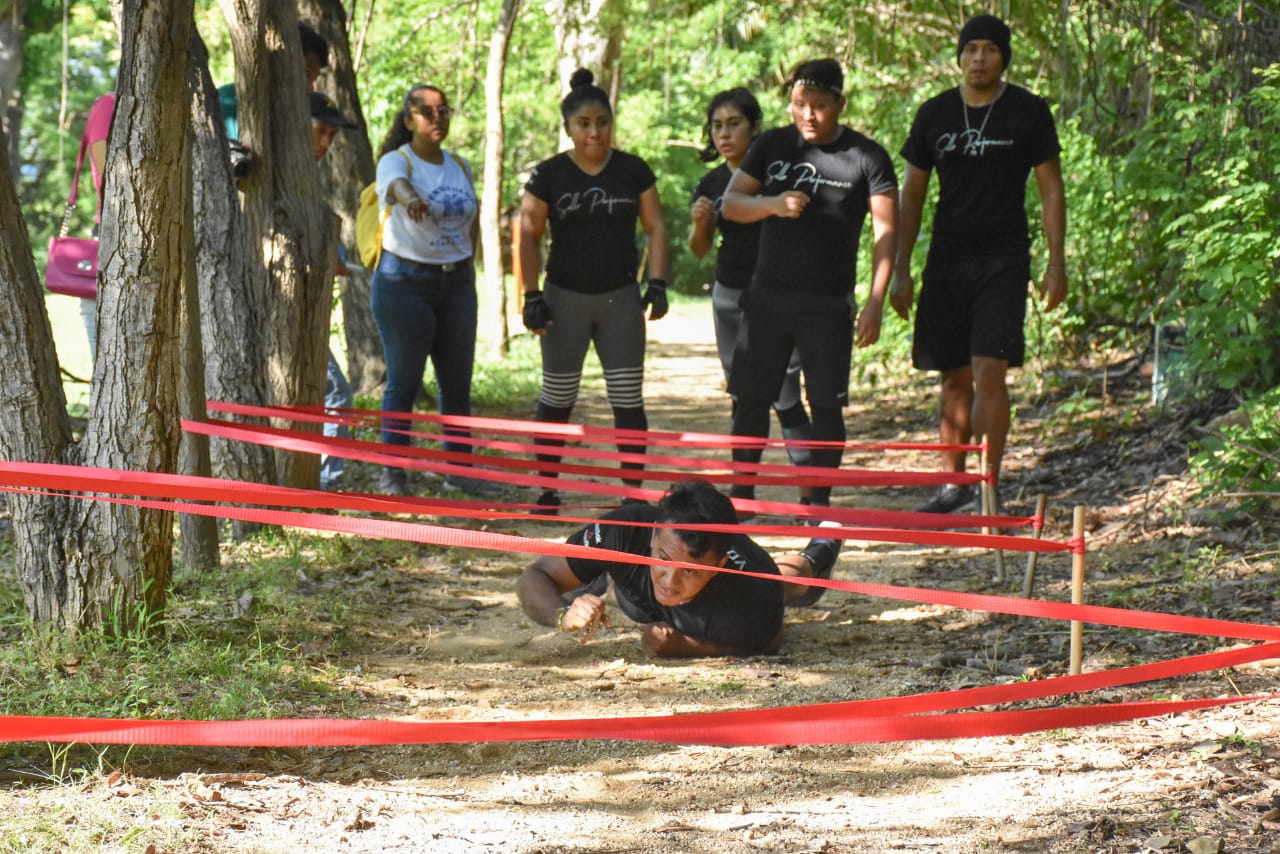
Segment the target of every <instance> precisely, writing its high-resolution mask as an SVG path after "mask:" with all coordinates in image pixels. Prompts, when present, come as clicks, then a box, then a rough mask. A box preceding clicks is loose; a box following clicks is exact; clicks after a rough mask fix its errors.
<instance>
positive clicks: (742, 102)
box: [689, 87, 813, 503]
mask: <svg viewBox="0 0 1280 854" xmlns="http://www.w3.org/2000/svg"><path fill="white" fill-rule="evenodd" d="M762 116H763V113H762V111H761V109H760V103H759V102H758V101H757V100H756V98H755V96H754V95H752V94H751V93H750V92H748V91H747V90H746V89H743V88H741V87H738V88H736V89H729V90H727V91H725V92H720V93H719V94H717V95H716V96H715V97H713V98H712V99H711V104H710V106H708V107H707V124H706V128H705V132H706V137H707V145H706V147H705V148H703V150H702V151H701V152H699V156H700V157H701V158H702V159H703V161H705V162H707V163H710V162H712V161H713V160H716V159H717V158H719V157H724V162H723V163H721V164H720V165H719V166H717V167H716V168H715V169H712V170H711V171H710V172H708V173H707V174H706V175H704V176H703V177H702V180H701V181H699V182H698V186H697V187H696V188H695V189H694V191H693V206H692V209H691V211H692V215H693V231H692V232H691V233H690V234H689V250H690V251H691V252H693V254H694V255H695V256H696V257H698V258H701V257H703V256H704V255H706V254H707V252H709V251H710V250H711V246H712V244H713V243H714V242H715V233H716V232H717V231H719V232H720V251H719V252H718V253H717V254H716V279H715V284H714V285H713V286H712V288H711V309H712V312H713V314H712V317H713V320H714V322H715V331H716V351H717V352H718V353H719V356H720V366H721V367H722V368H723V369H724V377H725V381H726V382H728V379H729V375H730V372H731V370H732V368H733V351H734V348H735V347H736V346H737V343H738V333H739V330H740V329H741V328H742V306H741V305H740V303H741V301H742V293H743V291H744V290H745V289H746V287H747V285H749V284H751V274H752V272H754V271H755V268H756V255H757V254H758V252H759V250H760V223H759V222H749V223H742V222H733V221H731V220H727V219H725V218H724V217H723V216H722V215H721V210H720V209H721V206H722V204H723V199H724V191H725V188H726V187H728V186H729V179H730V178H731V177H732V176H733V172H734V170H736V169H737V168H738V166H739V165H740V164H741V163H742V160H743V158H745V157H746V156H747V150H748V149H749V148H751V143H752V142H754V141H755V139H756V137H758V136H759V135H760V120H761V118H762ZM800 394H801V392H800V351H799V349H796V350H793V351H792V352H791V362H790V363H789V364H788V365H787V373H786V377H785V378H784V379H783V381H782V391H781V393H780V394H779V395H778V399H777V400H776V401H775V402H774V404H773V409H774V412H776V413H778V421H779V422H780V423H781V424H782V435H783V437H785V438H787V439H790V440H794V441H800V442H803V441H808V440H811V439H812V438H813V425H812V424H811V423H810V421H809V413H808V411H807V410H806V409H805V407H804V401H803V400H802V399H801V397H800ZM735 408H736V402H735ZM787 455H788V456H789V457H790V458H791V462H792V463H793V464H794V465H798V466H807V465H809V464H810V455H809V449H808V448H805V447H793V448H788V449H787ZM808 495H809V488H808V487H801V489H800V501H801V502H802V503H807V502H808Z"/></svg>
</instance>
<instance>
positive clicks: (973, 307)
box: [911, 250, 1031, 371]
mask: <svg viewBox="0 0 1280 854" xmlns="http://www.w3.org/2000/svg"><path fill="white" fill-rule="evenodd" d="M921 279H922V284H921V287H920V304H919V306H918V307H917V308H916V326H915V337H914V341H913V343H912V348H911V350H912V352H911V360H912V363H913V364H914V365H915V366H916V367H917V368H920V369H921V370H925V371H954V370H958V369H960V368H964V367H968V366H969V364H970V363H971V362H972V357H974V356H987V357H989V358H992V359H1001V360H1003V361H1005V362H1007V363H1008V365H1009V367H1011V368H1016V367H1019V366H1020V365H1022V363H1023V360H1024V359H1025V358H1026V338H1025V337H1024V335H1023V331H1022V325H1023V323H1024V322H1025V320H1026V316H1027V283H1028V282H1029V281H1030V279H1031V257H1030V255H1028V254H1027V253H1025V252H1020V253H1016V254H1008V255H981V256H972V255H964V254H962V253H955V252H947V251H941V250H930V252H929V258H928V260H927V261H926V262H925V266H924V274H923V275H922V276H921Z"/></svg>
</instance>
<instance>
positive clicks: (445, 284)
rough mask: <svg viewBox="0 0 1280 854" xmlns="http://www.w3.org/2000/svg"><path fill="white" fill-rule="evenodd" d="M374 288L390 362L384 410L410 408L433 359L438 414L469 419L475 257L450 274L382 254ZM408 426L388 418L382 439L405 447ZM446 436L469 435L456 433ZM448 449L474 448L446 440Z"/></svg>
mask: <svg viewBox="0 0 1280 854" xmlns="http://www.w3.org/2000/svg"><path fill="white" fill-rule="evenodd" d="M370 288H371V291H372V294H371V298H370V302H371V304H372V307H373V319H374V322H375V323H377V324H378V335H379V337H380V338H382V353H383V357H384V358H385V359H386V362H387V387H386V390H385V391H384V392H383V394H382V411H383V412H410V411H412V409H413V403H414V400H415V399H416V398H417V396H418V390H419V389H420V388H421V387H422V376H423V372H424V371H425V370H426V366H427V357H428V356H429V357H431V364H432V367H434V369H435V374H436V389H437V394H438V396H439V400H440V414H441V415H470V414H471V371H472V368H473V366H474V365H475V357H476V273H475V267H474V266H473V265H472V263H471V259H467V260H466V261H462V262H459V263H458V264H457V265H454V266H452V268H451V269H448V270H446V269H444V268H442V267H441V266H440V265H438V264H420V263H418V262H417V261H410V260H408V259H405V258H401V257H399V256H397V255H393V254H392V253H390V252H385V251H384V252H383V253H382V260H381V261H380V262H379V263H378V270H377V272H375V273H374V274H373V282H372V284H371V285H370ZM409 428H410V424H409V422H408V421H405V420H403V419H398V418H394V419H393V418H384V419H383V422H382V441H383V442H384V443H386V444H389V445H408V444H409V437H408V436H406V435H404V434H403V433H400V432H398V431H400V430H407V429H409ZM445 432H446V433H453V434H462V435H465V434H466V431H465V430H459V429H456V428H453V429H449V430H446V431H445ZM444 448H445V450H447V451H461V452H464V453H469V452H470V451H471V446H470V445H467V444H464V443H452V442H445V443H444Z"/></svg>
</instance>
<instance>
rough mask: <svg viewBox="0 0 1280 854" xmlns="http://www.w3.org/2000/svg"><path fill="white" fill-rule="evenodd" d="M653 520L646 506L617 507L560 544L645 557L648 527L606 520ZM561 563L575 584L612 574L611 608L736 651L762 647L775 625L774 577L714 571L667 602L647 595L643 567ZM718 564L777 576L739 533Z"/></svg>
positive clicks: (778, 619) (778, 601) (778, 610)
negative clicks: (683, 596)
mask: <svg viewBox="0 0 1280 854" xmlns="http://www.w3.org/2000/svg"><path fill="white" fill-rule="evenodd" d="M657 518H658V509H657V508H656V507H653V506H652V505H646V504H637V505H628V506H625V507H620V508H618V509H617V510H611V511H609V512H608V513H606V514H604V515H603V516H601V517H600V521H599V522H596V523H595V524H592V525H588V526H587V527H585V528H583V529H581V530H580V531H578V532H577V533H575V534H573V535H572V536H570V537H569V539H568V540H567V542H570V543H574V544H577V545H584V546H596V547H601V548H606V549H614V550H615V551H620V552H627V553H629V554H634V555H641V556H644V557H647V556H648V555H649V542H650V539H651V538H652V536H653V529H652V528H644V527H638V526H632V525H609V524H607V523H608V521H609V520H611V519H615V520H619V521H626V522H653V521H655V520H657ZM568 562H569V568H570V569H571V570H573V574H574V575H576V576H577V577H578V578H579V579H580V580H581V581H582V583H583V584H587V583H589V582H591V581H593V580H595V579H596V578H598V577H599V576H601V575H603V574H606V573H607V574H608V575H609V576H610V577H611V578H612V579H613V586H614V590H615V591H616V592H617V596H618V605H619V607H621V608H622V610H623V612H624V613H625V614H626V615H627V616H628V617H630V618H631V619H633V620H635V621H636V622H637V623H668V624H669V625H671V626H673V627H675V628H676V629H678V630H679V631H681V632H684V633H685V634H686V635H689V636H690V637H693V638H698V639H699V640H704V641H709V642H711V643H714V644H719V645H720V646H724V647H728V648H730V649H733V650H735V651H738V652H744V653H751V652H757V651H759V650H762V649H764V648H765V646H766V645H768V643H769V642H770V641H772V640H773V639H774V637H775V636H776V635H777V634H778V631H779V630H780V629H781V628H782V611H783V604H782V583H781V582H778V581H769V580H768V579H764V578H752V577H750V576H746V575H735V574H733V573H729V572H718V573H716V574H715V576H714V577H713V578H712V579H711V580H710V581H708V582H707V586H706V587H704V588H702V591H701V592H700V593H698V595H697V596H695V597H694V598H693V600H692V601H690V602H686V603H685V604H683V605H675V606H673V607H670V608H668V607H665V606H663V605H660V604H659V603H658V600H657V599H656V598H655V597H654V594H653V579H652V578H651V577H650V575H649V567H648V566H647V565H644V564H635V563H617V562H614V561H611V560H584V559H582V558H574V557H571V558H568ZM726 566H728V567H729V568H732V569H742V570H746V571H748V572H759V573H763V574H769V575H778V574H779V573H778V567H777V565H776V564H774V562H773V559H772V558H771V557H769V555H768V554H767V553H766V552H765V550H764V549H762V548H760V546H758V545H756V543H755V542H753V541H752V540H751V539H750V538H749V537H747V536H746V535H745V534H736V535H734V537H733V541H732V544H731V545H730V547H729V560H728V561H727V563H726Z"/></svg>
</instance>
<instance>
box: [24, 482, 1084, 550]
mask: <svg viewBox="0 0 1280 854" xmlns="http://www.w3.org/2000/svg"><path fill="white" fill-rule="evenodd" d="M0 488H11V489H19V488H23V489H50V490H74V491H90V492H101V493H107V494H111V495H133V496H142V497H147V498H181V499H190V500H196V501H225V502H234V503H237V504H246V503H253V504H270V505H276V506H283V507H300V508H310V509H325V510H351V511H364V512H374V513H417V514H424V513H426V514H433V515H450V516H457V517H462V518H472V519H527V518H528V516H527V514H525V513H520V512H510V511H505V510H490V509H485V505H483V504H482V503H478V502H473V501H466V500H462V499H427V498H415V497H399V496H397V497H391V496H381V495H364V494H361V493H353V492H334V493H329V492H319V491H316V490H308V489H295V488H292V487H283V486H275V485H271V484H261V483H249V482H244V481H223V480H219V479H217V478H203V477H196V476H192V475H175V474H160V473H155V472H132V471H124V470H120V469H97V468H88V467H81V466H71V465H64V464H57V463H0ZM845 512H846V513H848V514H849V515H864V516H876V517H879V516H881V515H884V514H889V513H892V512H893V511H848V510H846V511H845ZM907 515H913V514H907ZM914 515H923V516H932V515H934V514H914ZM554 521H558V522H561V523H567V524H571V525H590V524H594V523H595V522H597V521H599V520H598V519H595V518H591V517H573V516H560V517H555V519H554ZM614 524H618V525H635V526H638V527H647V528H651V527H655V525H654V524H653V523H649V522H625V521H621V520H619V521H617V522H616V523H614ZM687 527H688V528H689V529H690V530H708V531H725V532H729V533H743V534H748V535H749V534H762V535H777V536H802V537H810V536H813V535H814V534H818V533H821V534H822V536H824V537H829V538H831V539H854V540H865V541H868V542H897V543H906V544H912V545H922V544H923V545H943V546H954V547H957V548H991V547H998V548H1003V549H1006V550H1009V551H1035V552H1040V553H1054V552H1063V551H1069V550H1072V549H1073V548H1075V544H1074V543H1072V542H1056V541H1053V540H1046V539H1039V540H1037V539H1034V538H1029V537H1015V536H1010V535H1004V534H976V533H965V532H950V531H948V532H934V531H909V530H901V529H897V528H887V529H878V528H870V527H866V528H863V527H846V526H840V527H823V528H813V527H806V526H802V525H742V524H738V525H689V526H687Z"/></svg>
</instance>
